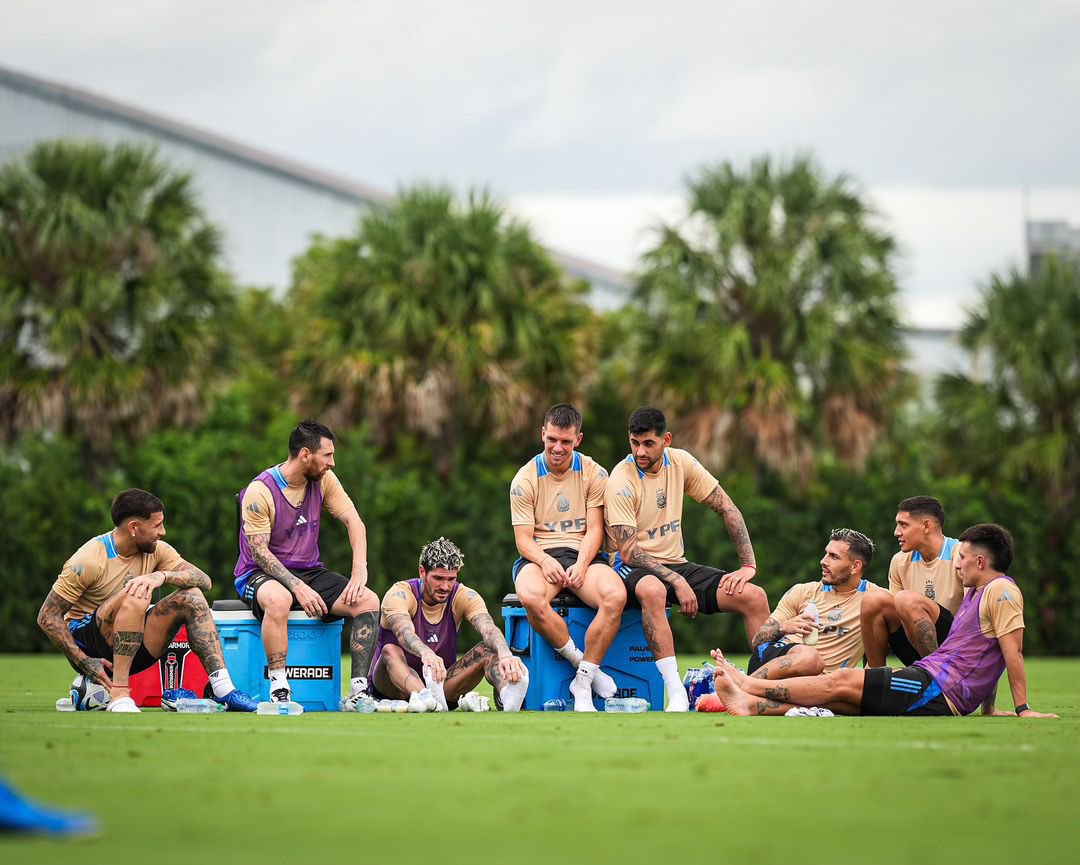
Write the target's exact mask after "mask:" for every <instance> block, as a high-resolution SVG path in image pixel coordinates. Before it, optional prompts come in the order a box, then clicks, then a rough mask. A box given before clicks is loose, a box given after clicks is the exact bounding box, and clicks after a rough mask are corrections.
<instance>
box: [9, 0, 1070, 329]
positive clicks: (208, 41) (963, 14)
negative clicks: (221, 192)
mask: <svg viewBox="0 0 1080 865" xmlns="http://www.w3.org/2000/svg"><path fill="white" fill-rule="evenodd" d="M0 64H3V65H5V66H8V67H11V68H14V69H16V70H19V71H23V72H28V73H30V74H35V75H39V76H42V77H46V78H51V79H55V80H58V81H60V82H65V83H70V84H73V85H76V86H79V87H82V88H85V89H88V90H91V91H94V92H97V93H100V94H102V95H105V96H108V97H111V98H114V99H117V100H120V101H125V102H130V103H132V104H134V105H136V106H139V107H142V108H145V109H148V110H151V111H155V112H158V113H161V114H164V115H167V116H171V117H174V118H176V119H178V120H182V121H185V122H188V123H191V124H194V125H196V126H199V127H203V128H206V129H208V130H211V131H214V132H217V133H219V134H223V135H226V136H229V137H232V138H235V139H237V140H239V141H241V142H244V143H248V144H252V145H255V146H258V147H261V148H263V149H265V150H269V151H271V152H277V153H280V154H282V155H285V156H289V157H291V158H294V159H297V160H300V161H303V162H305V163H309V164H310V165H312V166H314V167H317V168H322V169H325V170H330V171H333V172H336V173H339V174H342V175H345V176H348V177H351V178H354V179H356V180H358V181H360V182H362V183H366V184H368V185H371V186H376V187H382V188H384V189H386V190H388V191H392V190H394V189H396V188H397V187H398V186H400V185H402V184H407V183H409V182H412V181H416V180H440V181H448V182H450V183H452V184H454V185H455V186H456V187H458V188H459V189H463V188H465V187H467V186H469V185H474V184H479V185H486V186H488V187H490V188H491V189H492V190H493V191H494V192H496V193H497V194H499V195H500V196H501V197H503V198H505V199H507V200H508V201H510V202H511V203H512V205H513V207H514V209H515V210H516V212H518V213H520V214H521V215H523V216H525V217H526V218H527V219H529V220H530V221H531V222H532V223H533V224H534V226H535V227H536V229H537V232H538V234H539V235H540V237H541V238H542V239H543V240H544V241H546V242H547V243H549V244H551V245H552V246H555V247H557V248H559V249H562V250H565V251H567V252H572V253H574V254H577V255H580V256H582V257H586V258H590V259H593V260H595V261H598V262H600V263H603V264H607V265H609V266H612V267H616V268H620V269H630V268H632V267H633V266H634V262H635V260H636V256H637V254H639V253H640V251H641V250H642V249H643V248H645V247H646V246H647V244H648V243H649V241H650V236H651V235H650V228H651V226H653V225H655V224H656V222H657V221H658V220H659V219H675V218H677V217H678V215H679V213H680V212H681V206H682V205H681V198H680V190H681V187H682V182H683V179H684V178H685V177H686V175H687V174H688V173H690V172H692V171H693V170H694V169H695V168H696V167H697V166H699V165H701V164H703V163H712V162H719V161H721V160H734V161H736V162H737V163H745V161H746V160H748V159H749V158H750V157H752V156H755V155H757V154H762V153H769V154H772V155H773V156H775V157H778V158H786V157H790V156H791V155H793V154H796V153H799V152H804V151H810V152H812V153H813V154H815V155H816V157H817V158H818V160H819V161H820V162H821V164H822V165H823V166H824V167H825V168H826V170H827V171H829V172H831V173H836V172H841V171H842V172H846V173H847V174H849V175H851V176H852V177H854V178H855V179H856V180H857V181H858V183H859V184H860V186H861V187H862V188H863V190H864V191H865V193H866V195H867V196H868V198H869V199H870V200H871V201H872V202H873V203H874V204H875V205H876V206H877V208H878V209H879V211H880V212H881V214H882V217H883V219H884V220H885V223H886V225H887V227H888V228H890V229H891V230H892V231H893V233H894V234H895V235H896V236H897V238H898V239H899V241H900V244H901V248H902V249H903V253H904V257H903V261H902V266H901V282H902V287H903V292H904V294H903V298H904V308H905V311H906V313H907V315H908V319H909V321H911V322H913V323H917V324H923V325H949V324H957V323H959V322H960V321H961V320H962V309H963V307H964V305H965V304H969V303H970V302H972V300H973V299H974V297H975V296H976V284H977V283H978V281H980V280H982V279H985V278H986V276H987V275H988V274H989V273H990V272H991V271H992V270H994V269H1000V268H1003V267H1006V266H1008V265H1009V264H1013V263H1019V262H1021V261H1022V258H1023V254H1024V242H1023V225H1022V223H1023V219H1024V213H1025V200H1026V208H1027V212H1028V213H1029V214H1030V216H1031V217H1032V218H1035V219H1065V220H1067V221H1070V222H1072V223H1073V224H1074V225H1076V226H1080V156H1078V154H1080V116H1078V115H1080V111H1078V109H1077V106H1078V105H1080V3H1076V2H1039V0H1029V2H1025V3H1022V4H1021V3H1015V2H1011V3H1004V2H959V0H950V2H944V3H942V2H922V0H916V2H907V3H890V4H885V3H877V2H870V0H861V2H840V0H817V2H815V3H796V2H794V0H792V2H788V3H779V2H774V3H769V2H761V0H758V2H753V3H751V2H746V3H728V2H721V0H710V2H696V0H684V2H679V3H665V4H660V3H644V2H635V0H622V2H607V0H603V2H600V0H592V2H590V0H577V2H573V3H570V2H558V0H546V2H543V3H539V2H537V3H522V2H514V0H501V2H468V0H464V2H461V0H459V2H454V0H441V2H408V0H394V2H390V0H386V2H383V0H379V2H344V0H337V2H333V0H307V2H301V3H296V2H280V3H279V2H271V0H264V2H260V3H247V2H230V3H221V2H212V3H211V2H201V0H199V2H197V0H183V2H171V0H140V2H124V3H121V2H97V3H86V2H85V0H83V2H78V3H75V2H49V0H34V2H22V0H0ZM1025 188H1026V189H1027V195H1026V198H1025V195H1024V192H1023V190H1024V189H1025Z"/></svg>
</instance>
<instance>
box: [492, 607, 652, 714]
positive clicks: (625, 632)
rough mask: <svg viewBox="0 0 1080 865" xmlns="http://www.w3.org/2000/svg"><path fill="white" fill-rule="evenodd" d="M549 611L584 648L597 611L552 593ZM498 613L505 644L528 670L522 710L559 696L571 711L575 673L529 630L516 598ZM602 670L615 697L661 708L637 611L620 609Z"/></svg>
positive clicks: (601, 706) (600, 706)
mask: <svg viewBox="0 0 1080 865" xmlns="http://www.w3.org/2000/svg"><path fill="white" fill-rule="evenodd" d="M551 606H552V608H553V609H554V610H555V612H556V613H558V614H559V615H560V616H562V617H563V618H564V619H566V625H567V627H568V628H569V629H570V636H571V638H572V639H573V641H574V645H576V646H577V647H578V648H579V649H584V647H585V631H586V630H588V628H589V625H591V624H592V620H593V618H594V617H595V616H596V610H594V609H592V608H591V607H588V606H586V605H585V604H584V603H583V602H582V601H581V599H580V598H578V597H577V596H576V595H571V594H563V595H556V596H555V598H554V599H553V600H552V602H551ZM502 615H503V621H504V622H505V633H506V642H507V643H508V644H509V646H510V650H511V651H512V652H513V653H514V654H515V655H517V656H518V657H519V658H521V660H522V662H523V663H524V664H525V666H526V667H528V669H529V690H528V693H527V694H526V695H525V705H524V706H523V707H522V708H524V709H529V710H531V711H539V710H540V709H541V708H542V707H543V705H544V703H545V702H546V701H548V700H554V699H557V698H561V699H563V700H565V701H566V704H567V707H568V708H572V707H573V705H574V698H573V697H571V696H570V683H571V682H572V681H573V680H574V674H575V670H574V668H573V667H572V666H571V665H570V662H569V661H567V660H566V659H565V658H563V657H562V656H561V655H559V654H557V653H556V652H555V650H554V649H553V648H552V647H551V646H549V645H548V643H547V641H546V640H545V639H544V638H543V637H541V636H540V635H539V634H537V633H536V632H535V631H533V629H532V627H531V626H530V625H529V621H528V619H527V618H526V617H525V608H524V607H523V606H522V605H521V601H519V600H518V596H517V595H507V596H506V597H505V598H503V603H502ZM601 669H603V671H604V672H605V673H607V674H608V675H609V676H611V678H613V679H614V680H615V684H616V685H617V686H618V689H619V690H618V693H617V695H616V696H619V697H644V698H645V699H646V700H648V701H649V707H650V709H651V710H652V711H656V712H659V711H662V710H663V708H664V680H663V678H662V677H661V676H660V671H659V670H657V669H656V664H654V663H653V656H652V652H651V651H649V645H648V643H646V642H645V633H644V631H642V629H641V611H640V610H624V611H623V615H622V623H621V624H620V625H619V632H618V634H616V635H615V639H614V640H612V642H611V647H610V648H609V649H608V651H607V655H605V656H604V662H603V664H601ZM593 703H594V704H595V706H596V708H597V709H600V710H601V711H603V709H604V701H603V700H601V699H600V698H599V697H597V696H596V695H595V694H594V695H593Z"/></svg>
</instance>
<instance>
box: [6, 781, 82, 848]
mask: <svg viewBox="0 0 1080 865" xmlns="http://www.w3.org/2000/svg"><path fill="white" fill-rule="evenodd" d="M98 831H100V826H99V824H98V821H97V819H95V818H94V816H93V815H91V814H86V813H79V812H76V811H61V810H60V809H58V808H50V807H48V806H46V805H39V804H37V803H36V802H34V801H33V800H31V799H27V798H25V797H23V796H22V795H21V794H19V793H18V792H16V790H15V788H14V787H12V786H10V785H9V784H8V782H7V781H2V780H0V835H10V834H25V835H54V836H59V837H63V836H71V837H77V836H81V835H95V834H97V832H98Z"/></svg>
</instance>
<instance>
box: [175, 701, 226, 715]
mask: <svg viewBox="0 0 1080 865" xmlns="http://www.w3.org/2000/svg"><path fill="white" fill-rule="evenodd" d="M176 711H177V712H183V713H184V714H186V715H216V714H217V713H218V712H224V711H225V707H224V706H223V705H221V703H219V702H217V701H216V700H207V699H198V700H192V699H191V698H190V697H188V698H181V699H179V700H177V701H176Z"/></svg>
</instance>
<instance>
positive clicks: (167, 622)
mask: <svg viewBox="0 0 1080 865" xmlns="http://www.w3.org/2000/svg"><path fill="white" fill-rule="evenodd" d="M184 625H186V626H187V635H188V644H189V645H190V646H191V650H192V651H193V652H194V653H195V656H196V657H197V658H198V659H199V660H200V661H202V664H203V667H204V668H205V669H206V672H207V673H215V672H217V671H218V670H220V669H222V668H223V667H224V666H225V661H224V659H223V658H222V653H221V640H220V639H219V637H218V632H217V626H216V625H215V624H214V617H213V615H212V614H211V613H210V606H209V605H208V604H207V603H206V598H205V597H203V593H202V592H201V591H200V590H199V589H179V590H177V591H175V592H173V593H172V594H171V595H166V596H165V597H164V598H162V599H161V600H160V601H158V602H157V603H156V604H154V606H153V608H152V609H151V610H150V613H149V614H148V615H147V617H146V634H145V638H144V643H145V645H146V649H147V651H148V652H150V654H151V655H153V656H154V657H155V658H160V657H161V656H162V655H163V654H164V653H165V650H166V649H167V648H168V646H169V643H171V642H172V641H173V638H174V637H175V636H176V632H177V631H179V630H180V628H181V626H184Z"/></svg>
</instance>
